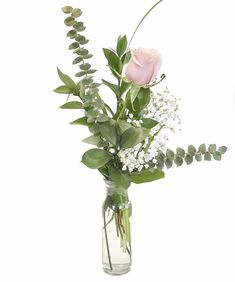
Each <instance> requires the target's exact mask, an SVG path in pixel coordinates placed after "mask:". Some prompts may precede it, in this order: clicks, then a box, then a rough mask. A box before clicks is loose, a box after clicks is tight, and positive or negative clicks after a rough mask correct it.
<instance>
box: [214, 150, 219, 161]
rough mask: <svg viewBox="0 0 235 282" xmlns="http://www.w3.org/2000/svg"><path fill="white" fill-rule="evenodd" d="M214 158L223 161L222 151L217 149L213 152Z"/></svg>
mask: <svg viewBox="0 0 235 282" xmlns="http://www.w3.org/2000/svg"><path fill="white" fill-rule="evenodd" d="M213 158H214V159H215V160H216V161H221V153H220V152H218V151H216V152H215V153H214V154H213Z"/></svg>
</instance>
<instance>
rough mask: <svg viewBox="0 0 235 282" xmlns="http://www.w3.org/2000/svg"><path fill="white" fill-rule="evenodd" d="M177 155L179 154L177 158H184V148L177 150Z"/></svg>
mask: <svg viewBox="0 0 235 282" xmlns="http://www.w3.org/2000/svg"><path fill="white" fill-rule="evenodd" d="M176 154H177V156H179V157H181V158H183V157H184V156H185V150H184V149H182V148H177V149H176Z"/></svg>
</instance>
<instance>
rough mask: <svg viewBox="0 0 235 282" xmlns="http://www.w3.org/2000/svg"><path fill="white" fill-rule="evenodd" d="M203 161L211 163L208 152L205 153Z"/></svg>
mask: <svg viewBox="0 0 235 282" xmlns="http://www.w3.org/2000/svg"><path fill="white" fill-rule="evenodd" d="M204 160H205V161H211V154H210V153H209V152H206V153H205V155H204Z"/></svg>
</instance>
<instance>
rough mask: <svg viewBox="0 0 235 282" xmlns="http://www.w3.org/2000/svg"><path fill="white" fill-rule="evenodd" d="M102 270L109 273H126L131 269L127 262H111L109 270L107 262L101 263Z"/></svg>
mask: <svg viewBox="0 0 235 282" xmlns="http://www.w3.org/2000/svg"><path fill="white" fill-rule="evenodd" d="M103 270H104V272H105V273H107V274H110V275H122V274H126V273H128V272H129V271H130V270H131V266H130V264H129V263H126V264H112V270H111V269H110V266H109V264H103Z"/></svg>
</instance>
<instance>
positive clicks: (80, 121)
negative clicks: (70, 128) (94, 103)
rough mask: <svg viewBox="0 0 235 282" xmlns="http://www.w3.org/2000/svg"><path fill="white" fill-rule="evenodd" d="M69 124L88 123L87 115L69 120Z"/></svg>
mask: <svg viewBox="0 0 235 282" xmlns="http://www.w3.org/2000/svg"><path fill="white" fill-rule="evenodd" d="M70 124H79V125H86V126H88V125H90V124H89V123H88V122H87V117H82V118H79V119H76V120H74V121H72V122H70Z"/></svg>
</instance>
